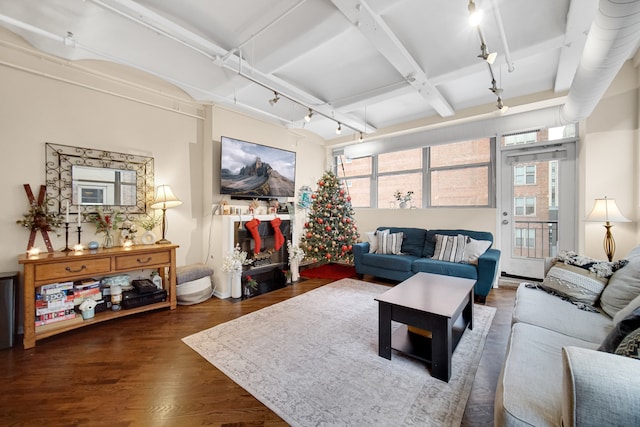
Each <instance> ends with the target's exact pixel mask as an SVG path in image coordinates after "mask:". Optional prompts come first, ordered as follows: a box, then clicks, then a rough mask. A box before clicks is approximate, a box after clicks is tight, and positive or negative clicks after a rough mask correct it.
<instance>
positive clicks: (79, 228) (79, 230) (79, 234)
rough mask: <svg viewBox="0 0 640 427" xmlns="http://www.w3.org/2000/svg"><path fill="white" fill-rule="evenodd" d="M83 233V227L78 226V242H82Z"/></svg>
mask: <svg viewBox="0 0 640 427" xmlns="http://www.w3.org/2000/svg"><path fill="white" fill-rule="evenodd" d="M81 235H82V227H81V226H78V244H80V236H81Z"/></svg>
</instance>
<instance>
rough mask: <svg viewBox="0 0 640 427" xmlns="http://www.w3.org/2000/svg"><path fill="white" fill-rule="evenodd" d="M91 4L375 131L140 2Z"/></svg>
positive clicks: (120, 0) (352, 124)
mask: <svg viewBox="0 0 640 427" xmlns="http://www.w3.org/2000/svg"><path fill="white" fill-rule="evenodd" d="M91 1H92V2H94V3H96V4H98V5H100V6H102V7H104V8H105V9H108V10H111V11H112V12H114V13H117V14H118V15H120V16H122V17H124V18H127V19H129V20H131V21H133V22H135V23H137V24H139V25H143V26H145V27H147V28H149V29H151V30H153V31H155V32H157V33H158V34H160V35H162V36H165V37H168V38H170V39H171V40H174V41H175V42H178V43H180V44H182V45H183V46H185V47H187V48H189V49H192V50H194V51H195V52H198V53H200V54H201V55H204V56H206V57H208V58H209V59H211V60H212V63H213V64H215V65H217V66H219V67H223V68H226V69H228V70H231V71H233V72H236V73H238V74H239V75H240V76H242V77H244V78H245V79H248V80H251V81H253V82H254V83H257V84H259V85H262V86H264V87H266V88H268V89H270V90H274V91H276V92H278V93H280V94H281V95H282V96H284V97H286V98H289V99H290V100H292V101H294V102H296V103H298V104H301V105H303V106H305V107H311V106H313V107H312V108H313V110H314V111H316V112H317V113H319V114H320V115H323V116H325V117H327V118H330V119H332V120H334V121H336V122H339V123H342V125H343V126H346V127H349V128H351V129H353V130H355V131H358V132H365V130H366V132H367V133H371V132H375V131H376V130H377V129H375V128H372V127H371V126H365V125H364V123H362V122H361V121H359V120H357V119H356V118H353V117H351V116H350V115H347V114H343V113H340V112H339V111H336V110H335V109H334V108H333V107H332V106H330V105H329V104H327V102H326V101H325V100H322V99H319V98H317V97H315V96H314V95H312V94H310V93H309V92H307V91H305V90H303V89H301V88H300V87H298V86H295V85H293V84H291V83H289V82H287V81H285V80H283V79H280V78H278V77H276V76H274V75H272V74H268V73H264V72H262V71H260V70H258V69H257V68H255V67H253V66H251V65H250V64H249V63H248V62H247V61H245V60H244V59H243V58H241V57H240V56H239V55H238V53H237V49H232V50H231V51H229V50H226V49H224V48H223V47H221V46H219V45H217V44H216V43H214V42H212V41H210V40H208V39H205V38H204V37H202V36H200V35H198V34H196V33H194V32H192V31H190V30H188V29H186V28H184V27H182V26H181V25H178V24H177V23H175V22H173V21H171V20H169V19H166V18H165V17H163V16H162V15H160V14H158V13H156V12H154V11H152V10H151V9H148V8H146V7H144V6H142V5H140V4H139V3H136V2H135V1H132V0H113V2H114V3H115V4H117V5H118V6H120V8H121V9H118V8H116V7H114V6H111V5H109V4H107V3H105V2H104V1H101V0H91ZM365 128H366V129H365Z"/></svg>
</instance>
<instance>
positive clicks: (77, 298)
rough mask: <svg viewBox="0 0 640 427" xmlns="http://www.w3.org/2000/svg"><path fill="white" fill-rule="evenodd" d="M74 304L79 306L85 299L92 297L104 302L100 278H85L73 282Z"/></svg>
mask: <svg viewBox="0 0 640 427" xmlns="http://www.w3.org/2000/svg"><path fill="white" fill-rule="evenodd" d="M73 297H74V299H73V305H74V306H76V307H78V306H79V305H80V304H82V303H83V302H84V301H85V300H88V299H92V300H94V301H97V302H102V290H101V289H100V280H96V279H83V280H77V281H75V282H74V283H73Z"/></svg>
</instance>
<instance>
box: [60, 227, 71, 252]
mask: <svg viewBox="0 0 640 427" xmlns="http://www.w3.org/2000/svg"><path fill="white" fill-rule="evenodd" d="M71 250H72V249H71V248H70V247H69V221H66V222H65V223H64V249H63V250H62V252H70V251H71Z"/></svg>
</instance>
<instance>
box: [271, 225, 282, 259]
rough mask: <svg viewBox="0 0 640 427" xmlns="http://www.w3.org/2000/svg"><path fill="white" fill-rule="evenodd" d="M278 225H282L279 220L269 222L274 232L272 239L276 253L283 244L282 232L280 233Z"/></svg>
mask: <svg viewBox="0 0 640 427" xmlns="http://www.w3.org/2000/svg"><path fill="white" fill-rule="evenodd" d="M280 223H282V220H281V219H280V218H274V219H272V220H271V226H272V227H273V232H274V236H273V237H274V238H275V244H274V247H275V249H276V251H277V250H278V249H280V248H281V247H282V244H283V243H284V236H283V235H282V231H280Z"/></svg>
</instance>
